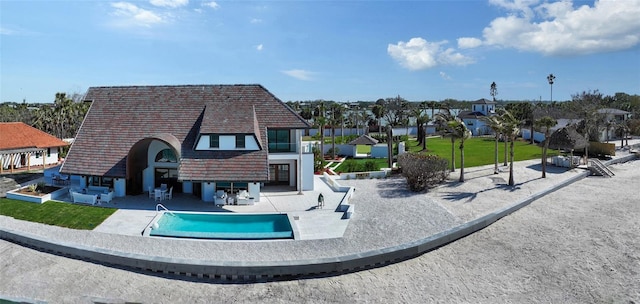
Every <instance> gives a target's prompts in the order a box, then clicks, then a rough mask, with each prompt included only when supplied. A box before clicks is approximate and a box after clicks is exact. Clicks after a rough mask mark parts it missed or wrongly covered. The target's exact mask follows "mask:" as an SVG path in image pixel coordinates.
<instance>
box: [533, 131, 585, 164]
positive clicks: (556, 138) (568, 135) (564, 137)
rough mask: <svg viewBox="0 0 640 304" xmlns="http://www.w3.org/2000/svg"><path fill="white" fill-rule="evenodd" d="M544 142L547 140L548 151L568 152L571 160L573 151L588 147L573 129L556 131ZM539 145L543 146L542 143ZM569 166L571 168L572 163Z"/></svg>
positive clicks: (582, 137)
mask: <svg viewBox="0 0 640 304" xmlns="http://www.w3.org/2000/svg"><path fill="white" fill-rule="evenodd" d="M546 140H549V148H550V149H556V150H565V151H570V152H571V158H572V159H573V150H577V149H584V148H586V147H587V146H589V141H588V140H587V139H586V138H584V136H582V135H581V134H580V133H578V131H576V129H575V127H564V128H561V129H558V130H556V131H555V132H553V134H551V136H549V138H546V139H545V141H546ZM540 144H544V142H542V143H540ZM571 166H573V161H572V162H571Z"/></svg>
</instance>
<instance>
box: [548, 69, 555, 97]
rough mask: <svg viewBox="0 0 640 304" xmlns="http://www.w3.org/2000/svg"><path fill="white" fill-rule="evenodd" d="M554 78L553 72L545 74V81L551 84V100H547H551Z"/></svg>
mask: <svg viewBox="0 0 640 304" xmlns="http://www.w3.org/2000/svg"><path fill="white" fill-rule="evenodd" d="M554 79H556V76H553V74H549V76H547V81H549V85H550V86H551V100H550V101H549V102H553V80H554Z"/></svg>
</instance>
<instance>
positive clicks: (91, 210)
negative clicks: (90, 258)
mask: <svg viewBox="0 0 640 304" xmlns="http://www.w3.org/2000/svg"><path fill="white" fill-rule="evenodd" d="M116 210H117V209H112V208H102V207H93V206H83V205H74V204H69V203H63V202H57V201H47V202H45V203H43V204H36V203H30V202H25V201H20V200H14V199H7V198H0V214H1V215H6V216H10V217H13V218H15V219H19V220H25V221H30V222H36V223H42V224H47V225H53V226H60V227H66V228H72V229H80V230H92V229H93V228H95V227H96V226H98V225H100V224H101V223H102V222H103V221H104V220H106V219H107V218H108V217H109V216H111V215H112V214H113V213H114V212H116Z"/></svg>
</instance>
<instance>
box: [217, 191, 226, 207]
mask: <svg viewBox="0 0 640 304" xmlns="http://www.w3.org/2000/svg"><path fill="white" fill-rule="evenodd" d="M226 203H227V193H226V192H224V190H218V191H216V197H215V204H216V206H222V205H225V204H226Z"/></svg>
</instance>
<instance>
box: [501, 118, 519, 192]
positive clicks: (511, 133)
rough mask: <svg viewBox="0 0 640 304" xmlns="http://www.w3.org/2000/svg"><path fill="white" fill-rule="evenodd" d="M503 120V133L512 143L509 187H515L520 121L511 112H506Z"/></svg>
mask: <svg viewBox="0 0 640 304" xmlns="http://www.w3.org/2000/svg"><path fill="white" fill-rule="evenodd" d="M501 116H502V120H503V126H504V127H503V129H502V131H503V133H504V135H505V137H507V138H508V139H509V141H510V142H511V144H510V149H509V156H510V166H509V186H513V185H514V184H515V182H514V179H513V156H514V142H515V141H516V136H518V133H520V121H519V120H517V119H516V118H515V117H513V115H511V113H509V111H506V110H505V111H504V113H503V114H502V115H501Z"/></svg>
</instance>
